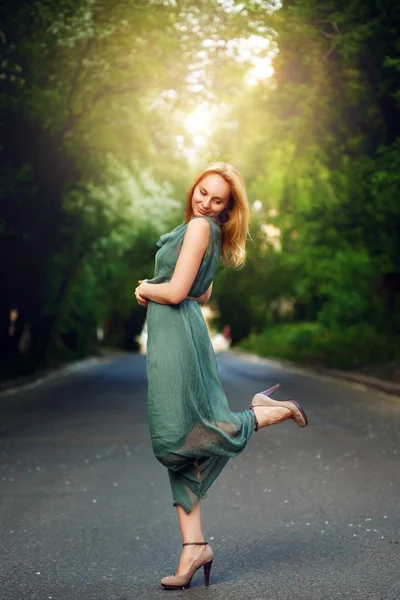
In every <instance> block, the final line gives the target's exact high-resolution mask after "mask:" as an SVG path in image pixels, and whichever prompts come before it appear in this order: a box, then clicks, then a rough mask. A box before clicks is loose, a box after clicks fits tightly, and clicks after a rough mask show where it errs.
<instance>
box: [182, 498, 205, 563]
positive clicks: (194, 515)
mask: <svg viewBox="0 0 400 600" xmlns="http://www.w3.org/2000/svg"><path fill="white" fill-rule="evenodd" d="M176 510H177V513H178V520H179V526H180V528H181V534H182V543H185V542H204V534H203V529H202V526H201V506H200V502H198V504H196V506H195V507H194V508H193V509H192V510H191V511H190V513H189V514H188V515H187V514H186V513H185V511H184V510H183V508H182V506H179V504H178V505H177V507H176ZM203 548H204V546H184V547H183V548H182V554H181V558H180V561H179V566H178V570H177V571H176V575H183V574H184V573H187V572H188V570H189V569H190V566H191V564H192V563H193V559H194V558H196V556H198V554H199V553H200V552H202V550H203Z"/></svg>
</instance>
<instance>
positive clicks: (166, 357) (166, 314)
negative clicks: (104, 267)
mask: <svg viewBox="0 0 400 600" xmlns="http://www.w3.org/2000/svg"><path fill="white" fill-rule="evenodd" d="M147 327H148V342H147V375H148V415H149V426H150V435H151V440H152V445H153V450H154V454H155V456H156V458H157V459H158V460H159V461H160V462H161V463H162V464H163V465H164V466H165V467H167V469H168V474H169V480H170V484H171V489H172V496H173V505H174V506H176V505H177V504H179V505H180V506H182V507H183V509H184V510H185V512H186V513H187V514H188V513H190V511H191V510H192V508H193V507H194V506H195V505H196V504H197V503H198V502H199V500H200V499H202V498H205V497H206V492H207V490H208V489H209V487H210V486H211V484H212V483H213V482H214V481H215V479H216V478H217V477H218V475H219V474H220V472H221V471H222V469H223V468H224V466H225V465H226V463H227V462H228V460H229V458H231V457H233V456H237V455H238V454H239V453H240V452H242V450H243V449H244V448H245V447H246V444H247V442H248V441H249V439H250V437H251V436H252V434H253V432H254V415H253V412H252V411H251V410H250V409H246V410H243V411H240V412H232V411H231V410H230V408H229V405H228V401H227V398H226V395H225V392H224V390H223V388H222V385H221V381H220V378H219V373H218V366H217V361H216V356H215V352H214V349H213V347H212V344H211V340H210V337H209V334H208V330H207V326H206V323H205V321H204V318H203V315H202V312H201V310H200V306H199V304H198V303H197V302H196V301H194V300H189V299H186V300H184V301H183V302H181V303H180V304H176V305H166V304H158V303H155V302H149V304H148V309H147Z"/></svg>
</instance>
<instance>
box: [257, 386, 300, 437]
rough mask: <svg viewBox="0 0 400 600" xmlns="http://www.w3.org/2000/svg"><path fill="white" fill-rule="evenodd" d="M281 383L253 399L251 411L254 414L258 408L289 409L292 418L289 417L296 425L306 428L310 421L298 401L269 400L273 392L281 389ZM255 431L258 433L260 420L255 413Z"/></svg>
mask: <svg viewBox="0 0 400 600" xmlns="http://www.w3.org/2000/svg"><path fill="white" fill-rule="evenodd" d="M279 385H280V384H279V383H278V384H276V385H274V386H272V387H270V388H269V389H268V390H265V391H264V392H260V393H259V394H256V395H255V396H254V398H253V400H252V401H251V404H250V409H251V410H252V411H253V413H254V410H253V409H254V408H255V407H256V406H275V407H278V406H281V407H282V408H287V409H288V410H290V412H291V416H290V417H289V419H293V421H294V422H295V423H297V425H298V426H299V427H306V426H307V425H308V419H307V415H306V413H305V412H304V409H303V407H302V406H301V405H300V404H299V403H298V402H297V401H296V400H284V401H282V402H280V401H279V400H273V399H272V398H269V396H270V394H272V392H274V391H275V390H276V389H278V387H279ZM254 401H256V402H257V404H255V403H254ZM254 431H258V420H257V418H256V415H255V413H254Z"/></svg>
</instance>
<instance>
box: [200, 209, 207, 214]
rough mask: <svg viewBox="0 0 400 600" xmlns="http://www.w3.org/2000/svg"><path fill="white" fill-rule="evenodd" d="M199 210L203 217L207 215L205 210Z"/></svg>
mask: <svg viewBox="0 0 400 600" xmlns="http://www.w3.org/2000/svg"><path fill="white" fill-rule="evenodd" d="M198 210H199V212H201V214H202V215H206V214H207V213H206V212H204V210H201V208H199V209H198Z"/></svg>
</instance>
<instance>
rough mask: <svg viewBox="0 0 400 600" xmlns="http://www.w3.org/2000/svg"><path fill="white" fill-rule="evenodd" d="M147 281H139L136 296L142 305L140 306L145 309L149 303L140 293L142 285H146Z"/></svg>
mask: <svg viewBox="0 0 400 600" xmlns="http://www.w3.org/2000/svg"><path fill="white" fill-rule="evenodd" d="M146 281H147V279H139V280H138V282H139V285H138V286H137V288H136V289H135V296H136V300H137V302H138V304H140V306H144V307H145V308H147V306H148V304H149V301H148V299H147V298H145V297H144V296H142V294H141V293H140V288H141V285H140V284H142V283H146Z"/></svg>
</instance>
